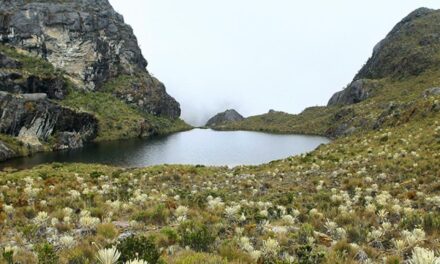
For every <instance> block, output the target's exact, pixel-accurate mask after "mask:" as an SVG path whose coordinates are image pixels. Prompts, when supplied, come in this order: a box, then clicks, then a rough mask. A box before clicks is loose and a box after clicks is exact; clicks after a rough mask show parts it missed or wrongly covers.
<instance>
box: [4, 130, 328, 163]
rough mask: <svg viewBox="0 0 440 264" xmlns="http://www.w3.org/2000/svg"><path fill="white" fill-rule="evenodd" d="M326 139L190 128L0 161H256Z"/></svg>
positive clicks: (299, 151)
mask: <svg viewBox="0 0 440 264" xmlns="http://www.w3.org/2000/svg"><path fill="white" fill-rule="evenodd" d="M328 142H329V140H328V139H327V138H323V137H317V136H304V135H276V134H268V133H259V132H246V131H234V132H219V131H213V130H208V129H194V130H191V131H187V132H181V133H176V134H173V135H169V136H165V137H159V138H154V139H133V140H124V141H115V142H105V143H98V144H90V145H87V146H86V147H84V148H81V149H77V150H69V151H60V152H48V153H40V154H36V155H34V156H32V157H27V158H19V159H14V160H10V161H7V162H4V163H0V166H1V167H14V168H29V167H32V166H35V165H39V164H43V163H51V162H83V163H104V164H110V165H117V166H123V167H142V166H149V165H159V164H193V165H196V164H201V165H228V166H235V165H257V164H262V163H266V162H269V161H272V160H277V159H282V158H286V157H288V156H292V155H297V154H302V153H306V152H309V151H311V150H314V149H315V148H317V147H318V146H319V145H320V144H326V143H328Z"/></svg>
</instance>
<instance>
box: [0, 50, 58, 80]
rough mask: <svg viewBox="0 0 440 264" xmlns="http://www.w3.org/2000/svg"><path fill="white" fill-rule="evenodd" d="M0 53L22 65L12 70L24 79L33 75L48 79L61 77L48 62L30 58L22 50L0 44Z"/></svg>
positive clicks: (33, 57)
mask: <svg viewBox="0 0 440 264" xmlns="http://www.w3.org/2000/svg"><path fill="white" fill-rule="evenodd" d="M0 52H1V53H4V54H6V55H7V56H8V57H10V58H12V59H15V60H16V61H18V62H20V63H22V67H21V68H20V69H14V71H15V72H16V71H17V70H18V71H19V72H20V73H21V74H23V76H25V77H26V76H30V75H35V76H39V77H42V78H50V77H55V76H59V75H62V72H61V71H59V70H57V69H55V67H54V66H53V65H52V64H51V63H49V62H48V61H46V60H44V59H42V58H39V57H36V56H32V55H30V54H29V53H28V52H26V51H24V50H19V49H16V48H14V47H9V46H6V45H4V44H0Z"/></svg>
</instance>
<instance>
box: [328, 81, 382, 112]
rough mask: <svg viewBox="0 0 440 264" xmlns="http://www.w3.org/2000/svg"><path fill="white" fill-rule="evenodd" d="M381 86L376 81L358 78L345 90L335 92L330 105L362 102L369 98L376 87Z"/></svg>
mask: <svg viewBox="0 0 440 264" xmlns="http://www.w3.org/2000/svg"><path fill="white" fill-rule="evenodd" d="M377 88H379V85H377V84H376V83H375V82H374V81H371V80H365V79H361V80H356V81H354V82H352V83H351V84H350V85H349V86H347V88H345V89H344V90H342V91H340V92H337V93H335V94H334V95H333V96H332V97H331V98H330V100H329V102H328V105H329V106H332V105H350V104H356V103H359V102H362V101H364V100H366V99H368V98H369V97H370V96H371V95H372V92H373V91H374V89H377Z"/></svg>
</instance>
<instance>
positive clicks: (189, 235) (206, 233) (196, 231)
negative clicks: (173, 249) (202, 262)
mask: <svg viewBox="0 0 440 264" xmlns="http://www.w3.org/2000/svg"><path fill="white" fill-rule="evenodd" d="M178 232H179V235H180V245H181V246H183V247H186V246H189V247H190V248H192V249H193V250H195V251H208V250H209V248H210V246H211V245H212V243H214V240H215V234H214V232H212V231H211V230H209V229H208V227H207V226H206V225H204V224H201V223H195V222H192V221H188V222H185V223H183V224H181V225H180V226H179V229H178Z"/></svg>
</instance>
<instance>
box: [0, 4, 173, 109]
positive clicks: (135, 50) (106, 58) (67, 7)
mask: <svg viewBox="0 0 440 264" xmlns="http://www.w3.org/2000/svg"><path fill="white" fill-rule="evenodd" d="M0 10H1V11H0V39H1V41H2V42H3V43H8V45H11V46H14V47H17V48H19V49H22V50H24V51H27V52H29V53H31V54H32V55H34V56H39V57H41V58H44V59H46V60H47V61H48V62H50V63H51V64H52V65H54V66H55V67H56V68H58V69H62V70H63V71H65V72H66V74H67V76H68V77H69V78H70V80H72V81H73V82H74V84H75V85H76V86H77V87H78V88H81V89H87V90H91V91H99V90H100V89H102V87H103V86H104V84H105V83H106V82H108V81H111V80H112V79H115V78H118V77H120V76H136V79H137V82H135V83H133V84H132V87H129V88H130V89H124V93H115V94H116V95H117V96H119V97H120V98H121V99H123V100H125V101H126V102H127V103H129V104H132V105H135V106H137V107H139V108H141V109H143V110H144V111H145V112H148V113H151V114H155V115H163V116H166V117H171V118H177V117H179V116H180V108H179V104H178V103H177V102H176V101H175V100H174V99H173V98H172V97H170V96H169V95H168V94H167V93H166V91H165V87H164V85H163V84H162V83H161V82H159V81H158V80H157V79H155V78H154V77H152V76H151V75H150V74H149V73H148V71H147V70H146V67H147V61H146V60H145V58H144V57H143V56H142V53H141V50H140V48H139V46H138V43H137V39H136V37H135V36H134V34H133V30H132V29H131V27H130V26H128V25H127V24H125V23H124V19H123V17H122V16H121V15H120V14H118V13H117V12H115V11H114V10H113V8H112V6H111V5H110V3H109V2H108V1H107V0H63V1H53V0H38V1H29V0H14V1H7V0H5V1H1V2H0Z"/></svg>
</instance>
